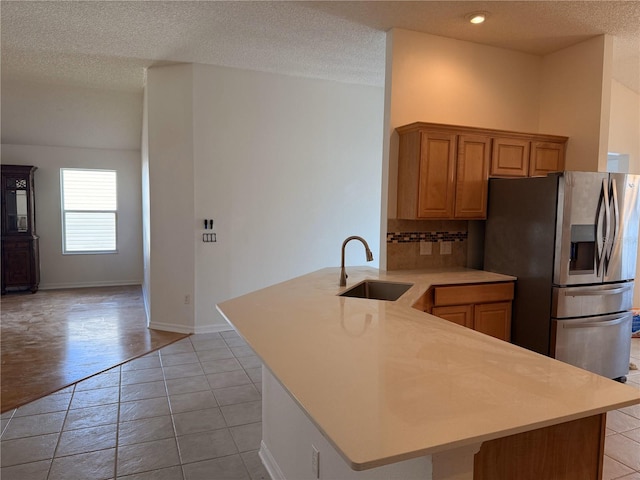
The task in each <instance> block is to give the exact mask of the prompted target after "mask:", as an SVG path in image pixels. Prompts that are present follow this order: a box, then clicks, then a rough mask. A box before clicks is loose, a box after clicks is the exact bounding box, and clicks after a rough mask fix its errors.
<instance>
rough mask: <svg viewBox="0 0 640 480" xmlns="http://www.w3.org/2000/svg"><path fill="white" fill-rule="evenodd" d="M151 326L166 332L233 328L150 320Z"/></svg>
mask: <svg viewBox="0 0 640 480" xmlns="http://www.w3.org/2000/svg"><path fill="white" fill-rule="evenodd" d="M148 327H149V328H151V329H153V330H163V331H165V332H175V333H188V334H190V333H196V334H197V333H220V332H226V331H228V330H233V328H231V326H229V325H222V324H216V325H205V326H202V327H192V326H188V325H179V324H177V323H165V322H149V325H148Z"/></svg>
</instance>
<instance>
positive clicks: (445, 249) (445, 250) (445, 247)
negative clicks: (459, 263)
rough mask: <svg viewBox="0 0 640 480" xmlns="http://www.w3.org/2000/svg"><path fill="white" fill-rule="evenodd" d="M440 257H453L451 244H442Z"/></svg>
mask: <svg viewBox="0 0 640 480" xmlns="http://www.w3.org/2000/svg"><path fill="white" fill-rule="evenodd" d="M440 255H451V242H440Z"/></svg>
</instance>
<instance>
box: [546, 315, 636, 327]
mask: <svg viewBox="0 0 640 480" xmlns="http://www.w3.org/2000/svg"><path fill="white" fill-rule="evenodd" d="M626 320H627V314H625V315H622V316H620V317H618V318H614V319H612V320H604V321H599V322H582V323H574V322H571V323H569V322H567V323H566V324H565V323H564V322H562V320H559V321H558V324H562V328H591V327H612V326H613V325H618V324H620V323H622V322H624V321H626Z"/></svg>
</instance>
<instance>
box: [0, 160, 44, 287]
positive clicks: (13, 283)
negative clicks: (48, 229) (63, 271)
mask: <svg viewBox="0 0 640 480" xmlns="http://www.w3.org/2000/svg"><path fill="white" fill-rule="evenodd" d="M36 168H37V167H33V166H31V165H2V192H1V199H2V294H5V293H7V292H8V291H14V290H31V292H33V293H35V292H36V291H37V290H38V284H39V283H40V258H39V249H38V236H37V235H36V212H35V204H34V185H33V174H34V172H35V170H36Z"/></svg>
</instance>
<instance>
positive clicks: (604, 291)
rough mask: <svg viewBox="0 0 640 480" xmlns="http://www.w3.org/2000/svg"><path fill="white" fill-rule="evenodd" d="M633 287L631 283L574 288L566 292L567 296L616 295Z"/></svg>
mask: <svg viewBox="0 0 640 480" xmlns="http://www.w3.org/2000/svg"><path fill="white" fill-rule="evenodd" d="M632 288H633V283H630V284H629V285H625V286H624V287H616V288H608V289H607V288H605V289H603V288H599V289H593V290H587V289H584V290H574V291H571V292H569V293H567V294H566V296H567V297H589V296H601V295H618V294H619V293H624V292H627V291H629V290H631V289H632Z"/></svg>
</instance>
